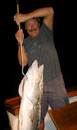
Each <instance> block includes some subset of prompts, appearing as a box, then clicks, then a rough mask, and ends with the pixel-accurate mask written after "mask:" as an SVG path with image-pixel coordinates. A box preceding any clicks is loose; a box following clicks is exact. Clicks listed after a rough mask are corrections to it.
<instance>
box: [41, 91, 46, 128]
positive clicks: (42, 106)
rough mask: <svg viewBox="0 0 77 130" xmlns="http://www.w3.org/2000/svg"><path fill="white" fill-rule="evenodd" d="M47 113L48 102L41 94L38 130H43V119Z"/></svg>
mask: <svg viewBox="0 0 77 130" xmlns="http://www.w3.org/2000/svg"><path fill="white" fill-rule="evenodd" d="M47 111H48V101H47V94H46V93H43V95H42V100H41V119H40V129H39V130H44V126H45V125H44V118H45V115H46V113H47Z"/></svg>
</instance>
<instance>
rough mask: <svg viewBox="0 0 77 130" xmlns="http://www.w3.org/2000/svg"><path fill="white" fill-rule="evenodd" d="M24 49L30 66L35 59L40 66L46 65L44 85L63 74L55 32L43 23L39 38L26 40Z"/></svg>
mask: <svg viewBox="0 0 77 130" xmlns="http://www.w3.org/2000/svg"><path fill="white" fill-rule="evenodd" d="M24 48H25V51H26V52H27V54H28V65H29V66H30V65H31V64H32V63H33V61H34V60H35V59H37V60H38V63H39V65H42V64H44V83H45V82H47V81H50V80H52V79H54V78H56V77H58V76H60V74H61V69H60V64H59V59H58V55H57V52H56V48H55V46H54V41H53V31H50V30H49V29H48V28H47V26H46V25H45V24H44V23H43V24H42V25H41V28H40V33H39V35H38V36H37V37H35V38H33V39H32V38H31V37H30V36H28V37H27V38H25V39H24Z"/></svg>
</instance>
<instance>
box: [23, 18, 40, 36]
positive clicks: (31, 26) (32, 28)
mask: <svg viewBox="0 0 77 130" xmlns="http://www.w3.org/2000/svg"><path fill="white" fill-rule="evenodd" d="M25 28H26V30H27V32H28V34H29V35H30V36H31V37H32V38H34V37H36V36H37V35H38V34H39V31H40V24H39V23H38V21H37V20H36V19H29V20H28V21H27V22H26V26H25Z"/></svg>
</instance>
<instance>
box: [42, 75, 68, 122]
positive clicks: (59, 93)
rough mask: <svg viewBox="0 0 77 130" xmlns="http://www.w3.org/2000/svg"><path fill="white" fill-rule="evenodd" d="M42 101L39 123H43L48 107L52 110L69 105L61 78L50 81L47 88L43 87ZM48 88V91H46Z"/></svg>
mask: <svg viewBox="0 0 77 130" xmlns="http://www.w3.org/2000/svg"><path fill="white" fill-rule="evenodd" d="M44 87H46V89H44V92H43V95H42V100H41V119H40V123H43V122H44V118H45V115H46V113H47V111H48V106H49V105H50V107H51V108H52V109H53V110H54V109H57V108H60V107H63V106H65V105H67V104H69V99H68V96H67V92H66V89H65V85H64V81H63V79H62V76H60V77H58V78H55V79H54V80H52V81H50V82H49V83H48V85H47V86H45V85H44ZM47 87H48V90H47Z"/></svg>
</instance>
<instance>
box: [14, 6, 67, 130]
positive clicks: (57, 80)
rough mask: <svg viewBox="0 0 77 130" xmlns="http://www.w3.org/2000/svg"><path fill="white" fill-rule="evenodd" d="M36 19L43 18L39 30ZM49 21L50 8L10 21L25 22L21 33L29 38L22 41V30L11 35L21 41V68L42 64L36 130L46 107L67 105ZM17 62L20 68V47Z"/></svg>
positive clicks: (41, 128)
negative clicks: (42, 82) (42, 72)
mask: <svg viewBox="0 0 77 130" xmlns="http://www.w3.org/2000/svg"><path fill="white" fill-rule="evenodd" d="M38 17H43V23H42V25H41V27H40V24H39V22H38V20H37V18H38ZM53 18H54V10H53V8H52V7H47V8H39V9H37V10H35V11H33V12H31V13H27V14H16V15H15V16H14V21H15V22H16V23H17V24H19V23H21V22H25V29H26V31H27V33H28V34H29V36H28V37H27V38H26V39H24V34H23V31H22V30H18V31H17V33H16V34H15V37H16V39H17V41H18V42H20V41H22V50H23V65H24V66H26V65H27V64H28V65H29V66H30V65H31V64H32V62H33V61H34V60H35V59H37V60H38V62H39V65H41V64H44V91H43V96H42V104H41V120H40V122H41V123H40V130H44V118H45V115H46V113H47V111H48V105H50V106H51V108H52V109H57V108H60V107H63V106H65V105H67V104H69V100H68V96H67V92H66V89H65V85H64V81H63V77H62V72H61V69H60V65H59V60H58V55H57V52H56V48H55V45H54V41H53ZM18 60H19V63H20V64H21V56H20V46H19V48H18Z"/></svg>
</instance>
